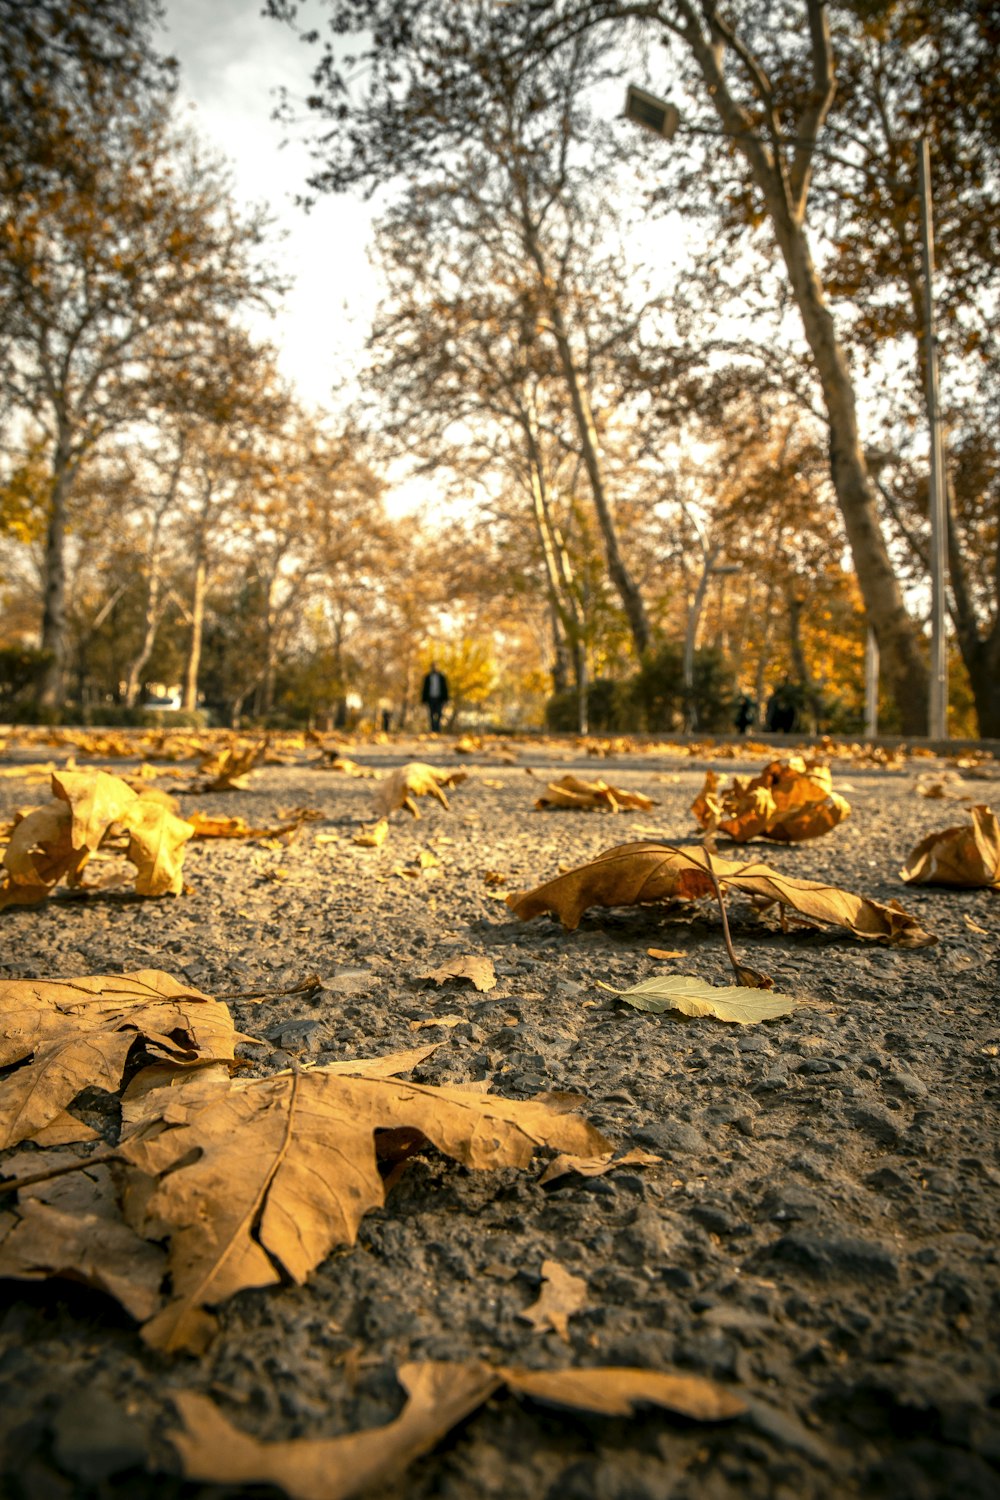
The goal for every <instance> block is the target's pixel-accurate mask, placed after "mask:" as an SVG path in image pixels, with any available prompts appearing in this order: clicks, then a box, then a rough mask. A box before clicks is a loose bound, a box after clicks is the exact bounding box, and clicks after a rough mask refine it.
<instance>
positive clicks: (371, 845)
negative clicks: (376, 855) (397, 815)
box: [351, 818, 389, 849]
mask: <svg viewBox="0 0 1000 1500" xmlns="http://www.w3.org/2000/svg"><path fill="white" fill-rule="evenodd" d="M388 833H389V819H388V818H379V820H378V822H377V823H369V825H368V827H367V828H359V829H358V831H357V833H356V834H355V835H354V837H353V838H352V840H351V843H352V844H360V846H361V848H362V849H381V847H382V845H383V844H384V843H385V841H386V837H387V835H388Z"/></svg>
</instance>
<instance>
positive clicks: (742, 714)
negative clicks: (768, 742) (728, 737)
mask: <svg viewBox="0 0 1000 1500" xmlns="http://www.w3.org/2000/svg"><path fill="white" fill-rule="evenodd" d="M756 718H757V705H756V703H755V702H754V701H753V699H752V698H751V697H750V694H749V693H741V694H740V696H739V697H738V698H737V700H736V714H735V717H734V720H733V722H734V723H735V725H736V728H737V729H738V730H739V732H740V734H746V732H747V730H748V729H749V728H750V725H751V724H753V723H754V722H755V721H756Z"/></svg>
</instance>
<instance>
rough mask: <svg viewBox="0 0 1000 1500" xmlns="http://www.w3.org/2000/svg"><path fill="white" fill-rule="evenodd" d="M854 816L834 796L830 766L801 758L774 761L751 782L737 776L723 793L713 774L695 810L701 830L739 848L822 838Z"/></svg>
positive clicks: (708, 779) (839, 799)
mask: <svg viewBox="0 0 1000 1500" xmlns="http://www.w3.org/2000/svg"><path fill="white" fill-rule="evenodd" d="M850 810H851V809H850V806H849V804H848V803H847V802H846V801H845V799H844V798H843V797H840V796H838V794H837V793H836V792H835V791H834V790H833V779H832V777H831V774H830V768H829V766H827V765H824V764H822V763H821V762H819V761H815V760H809V761H807V760H804V759H803V758H802V756H800V755H793V756H790V757H789V758H788V759H787V760H773V761H771V763H770V765H768V766H765V767H764V770H763V771H761V773H760V774H759V775H758V776H754V777H753V778H752V779H751V778H748V777H744V776H734V777H733V780H732V784H731V785H730V786H728V787H723V788H722V789H721V791H720V790H719V778H718V776H717V775H716V773H715V772H714V771H708V772H706V774H705V785H704V786H703V787H702V789H701V792H700V793H699V795H698V796H697V797H696V798H695V800H694V803H693V804H692V807H691V811H692V813H693V814H694V816H695V819H696V821H697V822H698V823H699V824H700V826H701V827H702V828H704V829H706V830H708V831H709V832H713V833H714V832H715V831H716V830H719V831H720V832H722V833H725V834H727V835H728V836H729V838H731V839H735V841H736V842H737V843H738V844H745V843H747V842H748V840H750V839H754V838H763V839H772V840H774V841H775V842H777V843H783V844H797V843H801V842H802V841H803V840H804V839H815V838H819V836H820V835H821V834H824V833H829V831H830V829H831V828H836V826H837V824H838V823H842V822H843V820H844V819H845V818H846V817H847V816H848V815H849V813H850Z"/></svg>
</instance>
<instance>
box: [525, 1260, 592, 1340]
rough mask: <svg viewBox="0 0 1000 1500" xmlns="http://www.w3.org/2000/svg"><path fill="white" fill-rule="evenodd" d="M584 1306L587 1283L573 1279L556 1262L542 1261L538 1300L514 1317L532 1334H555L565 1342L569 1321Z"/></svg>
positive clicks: (569, 1273) (583, 1278) (581, 1278)
mask: <svg viewBox="0 0 1000 1500" xmlns="http://www.w3.org/2000/svg"><path fill="white" fill-rule="evenodd" d="M586 1303H587V1281H586V1278H585V1277H583V1276H574V1275H573V1273H572V1272H571V1271H567V1269H566V1267H565V1266H563V1265H560V1263H559V1261H557V1260H543V1261H542V1286H541V1290H540V1292H539V1294H538V1300H537V1301H536V1302H533V1303H532V1304H531V1306H530V1307H526V1308H525V1309H524V1312H522V1313H518V1317H519V1318H520V1319H521V1321H522V1322H524V1323H530V1324H531V1326H532V1328H533V1329H534V1331H535V1332H536V1333H550V1332H551V1333H557V1334H558V1335H559V1337H560V1338H561V1339H565V1340H566V1342H567V1343H568V1342H569V1320H570V1318H571V1317H572V1316H573V1314H574V1313H578V1312H580V1311H581V1309H582V1308H584V1307H585V1306H586Z"/></svg>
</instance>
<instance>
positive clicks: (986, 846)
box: [899, 804, 1000, 890]
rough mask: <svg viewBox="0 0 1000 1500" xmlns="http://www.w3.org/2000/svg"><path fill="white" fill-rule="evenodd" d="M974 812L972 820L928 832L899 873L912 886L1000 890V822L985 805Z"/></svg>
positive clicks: (909, 855)
mask: <svg viewBox="0 0 1000 1500" xmlns="http://www.w3.org/2000/svg"><path fill="white" fill-rule="evenodd" d="M970 813H971V815H972V822H971V823H963V824H960V825H959V826H958V827H956V828H943V829H942V830H941V831H940V833H931V834H928V836H927V838H925V839H922V840H921V842H920V843H919V844H918V845H917V846H916V848H915V849H911V850H910V853H909V854H908V855H907V859H906V863H905V865H904V866H903V868H902V869H901V870H900V872H899V873H900V875H901V876H902V878H903V879H904V880H905V881H906V882H907V884H908V885H947V886H956V887H958V888H959V889H961V890H978V889H981V888H983V887H986V888H987V889H990V890H997V889H1000V823H998V822H997V816H996V813H995V812H993V810H992V808H989V807H985V806H983V805H982V804H979V805H978V806H976V807H973V808H970Z"/></svg>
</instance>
